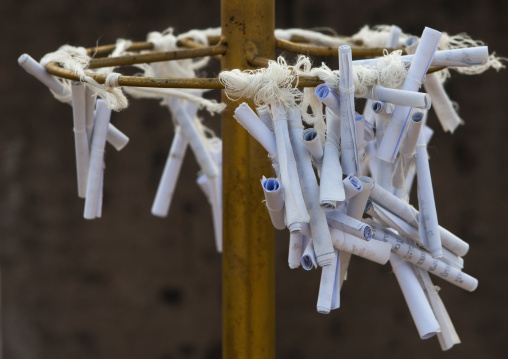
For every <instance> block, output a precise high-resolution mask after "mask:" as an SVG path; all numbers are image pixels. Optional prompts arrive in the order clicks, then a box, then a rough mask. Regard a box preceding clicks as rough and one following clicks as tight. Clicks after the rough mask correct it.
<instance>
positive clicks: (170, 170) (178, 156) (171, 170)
mask: <svg viewBox="0 0 508 359" xmlns="http://www.w3.org/2000/svg"><path fill="white" fill-rule="evenodd" d="M187 145H188V142H187V140H186V139H185V137H184V136H183V134H182V131H181V129H180V126H176V127H175V134H174V136H173V142H171V148H170V150H169V154H168V158H167V160H166V164H165V165H164V170H163V171H162V176H161V179H160V182H159V186H158V187H157V193H156V194H155V199H154V201H153V204H152V214H153V215H154V216H158V217H166V216H167V215H168V212H169V207H170V205H171V200H172V199H173V194H174V192H175V187H176V182H177V181H178V175H179V173H180V168H181V167H182V163H183V158H184V157H185V152H186V150H187Z"/></svg>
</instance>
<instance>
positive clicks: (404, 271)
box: [390, 254, 441, 339]
mask: <svg viewBox="0 0 508 359" xmlns="http://www.w3.org/2000/svg"><path fill="white" fill-rule="evenodd" d="M390 263H391V265H392V268H393V272H394V273H395V277H396V278H397V281H398V282H399V286H400V289H401V290H402V294H403V295H404V298H405V299H406V303H407V306H408V307H409V311H410V312H411V316H412V317H413V321H414V323H415V325H416V329H418V333H419V334H420V338H422V339H428V338H431V337H433V336H434V335H436V333H438V332H439V331H440V330H441V329H440V327H439V323H438V322H437V320H436V317H435V316H434V313H433V312H432V308H431V307H430V304H429V302H428V301H427V298H426V297H425V293H424V292H423V290H422V287H421V286H420V284H419V282H418V278H416V276H415V274H414V272H413V269H412V268H411V266H410V264H409V263H406V262H404V261H403V260H402V259H400V258H399V257H398V256H396V255H394V254H392V255H391V256H390Z"/></svg>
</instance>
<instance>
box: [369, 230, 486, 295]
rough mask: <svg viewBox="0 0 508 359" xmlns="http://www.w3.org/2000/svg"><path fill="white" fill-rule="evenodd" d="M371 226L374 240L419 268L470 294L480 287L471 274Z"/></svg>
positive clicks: (390, 233)
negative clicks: (388, 245)
mask: <svg viewBox="0 0 508 359" xmlns="http://www.w3.org/2000/svg"><path fill="white" fill-rule="evenodd" d="M371 226H372V229H373V233H374V239H376V240H378V241H383V242H386V243H390V244H391V246H392V253H394V254H397V255H398V256H399V257H400V258H402V259H404V260H405V261H408V262H411V263H413V264H414V265H416V266H417V267H419V268H422V269H424V270H426V271H428V272H429V273H432V274H434V275H436V276H438V277H440V278H442V279H444V280H446V281H447V282H450V283H452V284H454V285H456V286H457V287H459V288H462V289H465V290H467V291H469V292H472V291H474V290H475V289H476V288H477V287H478V280H477V279H476V278H473V277H471V276H470V275H469V274H466V273H464V272H462V271H460V270H459V269H457V268H455V267H453V266H451V265H449V264H446V263H445V262H443V261H442V260H440V259H436V258H432V257H431V255H430V253H428V252H425V251H423V250H421V249H419V248H417V247H415V246H413V245H411V244H409V243H407V242H406V241H404V240H403V239H402V238H400V237H398V236H396V235H395V234H394V233H392V232H390V231H388V230H384V229H382V228H380V227H377V226H375V225H372V224H371ZM371 242H372V241H371Z"/></svg>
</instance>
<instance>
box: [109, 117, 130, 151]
mask: <svg viewBox="0 0 508 359" xmlns="http://www.w3.org/2000/svg"><path fill="white" fill-rule="evenodd" d="M107 140H108V142H109V144H110V145H112V146H113V147H114V148H115V149H116V150H117V151H120V150H122V149H123V148H124V147H125V146H126V145H127V143H129V137H127V136H126V135H125V134H124V133H123V132H121V131H120V130H119V129H118V128H116V127H115V126H114V125H113V124H111V123H110V124H109V128H108V137H107Z"/></svg>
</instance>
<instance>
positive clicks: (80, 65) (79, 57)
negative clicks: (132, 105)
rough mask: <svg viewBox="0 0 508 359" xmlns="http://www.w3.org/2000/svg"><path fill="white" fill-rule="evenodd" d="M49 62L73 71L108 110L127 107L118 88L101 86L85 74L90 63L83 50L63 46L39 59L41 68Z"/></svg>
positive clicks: (118, 109) (81, 48)
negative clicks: (100, 99)
mask: <svg viewBox="0 0 508 359" xmlns="http://www.w3.org/2000/svg"><path fill="white" fill-rule="evenodd" d="M50 62H56V63H59V64H60V65H61V66H62V67H63V68H65V69H68V70H71V71H73V72H74V73H75V74H76V75H78V76H79V79H80V81H81V82H85V83H86V84H88V85H89V88H90V89H91V90H92V91H93V92H94V93H95V94H96V95H98V96H99V97H101V98H102V99H103V100H104V102H105V103H106V105H107V106H108V108H110V109H112V110H115V111H120V110H122V109H124V108H126V107H127V106H128V104H129V103H128V101H127V98H126V97H125V95H124V94H123V93H122V90H121V89H120V88H118V87H108V86H104V85H101V84H99V83H98V82H97V81H95V80H94V79H93V78H91V77H90V76H88V75H87V74H86V73H85V70H84V69H85V67H87V66H88V63H89V62H90V57H89V56H88V55H87V54H86V49H85V48H83V47H73V46H69V45H63V46H62V47H60V48H59V49H58V50H57V51H55V52H52V53H49V54H46V55H45V56H44V57H43V58H42V59H41V65H42V66H43V67H46V66H47V65H48V64H49V63H50Z"/></svg>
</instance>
